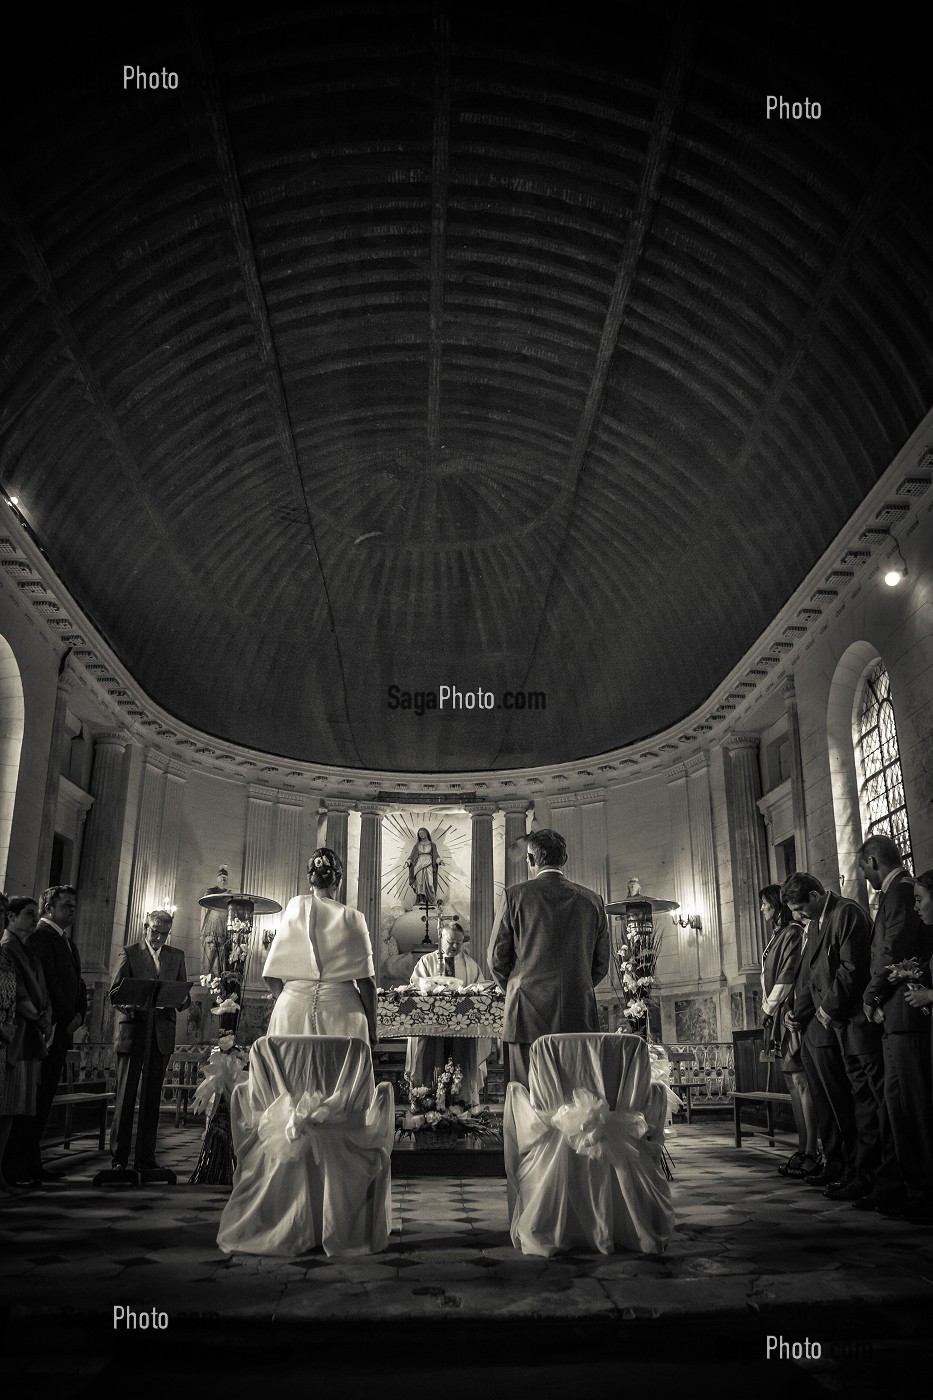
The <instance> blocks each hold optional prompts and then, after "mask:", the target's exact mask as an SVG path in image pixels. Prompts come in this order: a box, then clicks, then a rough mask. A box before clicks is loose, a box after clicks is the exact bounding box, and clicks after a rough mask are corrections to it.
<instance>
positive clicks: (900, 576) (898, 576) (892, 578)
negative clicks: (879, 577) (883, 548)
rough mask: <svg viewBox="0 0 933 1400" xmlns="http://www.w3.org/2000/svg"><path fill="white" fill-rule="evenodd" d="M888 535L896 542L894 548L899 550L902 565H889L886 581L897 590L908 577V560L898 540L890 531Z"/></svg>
mask: <svg viewBox="0 0 933 1400" xmlns="http://www.w3.org/2000/svg"><path fill="white" fill-rule="evenodd" d="M887 534H888V537H889V539H892V540H894V548H895V549H896V550H897V557H898V559H899V560H900V563H897V564H889V565H888V567H887V568H886V569H885V571H884V581H885V583H886V584H887V585H888V587H889V588H896V587H897V585H898V584H899V583H903V582H904V579H905V578H906V577H907V560H906V559H905V558H904V556H903V554H902V553H901V547H900V545H899V544H898V542H897V540H896V539H894V536H893V535H892V534H891V531H890V530H888V532H887Z"/></svg>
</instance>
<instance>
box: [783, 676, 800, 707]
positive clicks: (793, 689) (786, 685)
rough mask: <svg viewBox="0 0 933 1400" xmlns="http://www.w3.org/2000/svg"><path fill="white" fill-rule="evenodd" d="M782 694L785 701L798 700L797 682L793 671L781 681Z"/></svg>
mask: <svg viewBox="0 0 933 1400" xmlns="http://www.w3.org/2000/svg"><path fill="white" fill-rule="evenodd" d="M781 694H782V695H783V696H784V699H785V700H796V699H797V681H796V678H795V677H794V673H793V672H792V671H789V672H788V673H787V675H786V676H785V677H784V679H783V680H782V681H781Z"/></svg>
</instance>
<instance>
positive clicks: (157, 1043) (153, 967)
mask: <svg viewBox="0 0 933 1400" xmlns="http://www.w3.org/2000/svg"><path fill="white" fill-rule="evenodd" d="M172 919H173V916H172V914H171V913H170V912H169V910H167V909H155V910H153V912H152V913H151V914H147V916H146V922H145V924H144V926H143V939H142V941H141V942H139V943H131V944H127V946H126V947H125V948H124V949H123V951H122V952H121V954H120V959H119V961H118V963H117V967H116V971H115V972H114V976H113V982H112V984H111V987H110V1001H111V1005H113V1006H115V1007H116V1008H117V1009H118V1011H119V1012H120V1015H119V1018H118V1020H117V1024H116V1032H115V1037H114V1047H115V1049H116V1054H117V1093H116V1103H115V1106H114V1114H113V1127H112V1129H111V1133H110V1154H111V1156H112V1158H113V1165H114V1167H115V1168H125V1167H127V1166H128V1165H129V1160H130V1147H131V1144H132V1141H133V1117H134V1114H135V1111H136V1095H137V1091H138V1089H139V1081H140V1078H141V1075H142V1070H143V1062H144V1060H145V1055H146V1019H147V1018H146V1013H145V1012H143V1011H137V1010H135V1009H134V1008H133V1007H127V1006H124V1005H122V1004H121V1001H120V988H121V986H122V985H123V983H124V982H126V981H127V980H128V979H129V978H138V977H142V978H151V979H153V980H154V981H156V980H157V981H159V982H186V981H187V980H188V977H187V973H186V971H185V955H184V953H183V952H182V951H181V949H180V948H169V947H168V946H167V945H166V939H167V938H168V937H169V935H170V933H171V931H172ZM190 1002H191V998H190V997H188V999H187V1000H186V1001H185V1002H184V1003H183V1008H182V1009H184V1007H185V1006H188V1005H190ZM174 1048H175V1010H174V1008H172V1007H164V1008H160V1009H158V1010H157V1011H156V1013H155V1018H154V1022H153V1027H152V1041H151V1045H150V1047H149V1049H150V1053H149V1068H148V1072H147V1079H146V1083H145V1085H144V1086H143V1092H142V1107H141V1110H140V1121H139V1124H138V1126H137V1129H136V1141H137V1149H138V1150H137V1154H136V1155H137V1159H138V1161H139V1165H140V1167H141V1168H142V1169H143V1170H144V1171H145V1170H150V1171H151V1170H153V1169H155V1168H156V1167H157V1166H158V1163H157V1162H156V1155H155V1151H156V1137H157V1135H158V1131H159V1098H160V1094H161V1090H162V1079H163V1077H164V1075H165V1065H166V1062H167V1060H168V1058H169V1056H170V1055H171V1053H172V1051H173V1050H174Z"/></svg>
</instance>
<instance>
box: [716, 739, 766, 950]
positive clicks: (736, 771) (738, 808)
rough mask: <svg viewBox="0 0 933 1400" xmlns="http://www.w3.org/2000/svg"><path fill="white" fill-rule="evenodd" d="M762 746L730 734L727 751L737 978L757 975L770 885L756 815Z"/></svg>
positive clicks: (761, 824)
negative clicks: (762, 897) (763, 899)
mask: <svg viewBox="0 0 933 1400" xmlns="http://www.w3.org/2000/svg"><path fill="white" fill-rule="evenodd" d="M758 744H759V739H758V735H757V734H731V735H729V736H728V737H727V739H726V741H725V743H724V745H723V748H724V750H725V758H726V765H725V766H726V815H727V820H728V823H729V845H730V847H731V853H732V893H733V902H734V909H735V932H736V950H737V956H738V969H737V970H738V971H739V972H749V971H754V970H757V968H758V966H759V964H760V960H761V916H760V912H759V908H758V891H759V889H760V888H761V887H762V885H766V884H767V883H768V862H767V858H766V852H765V830H764V823H763V822H762V820H761V813H760V812H759V810H758V799H759V798H760V797H761V774H760V771H759V766H758Z"/></svg>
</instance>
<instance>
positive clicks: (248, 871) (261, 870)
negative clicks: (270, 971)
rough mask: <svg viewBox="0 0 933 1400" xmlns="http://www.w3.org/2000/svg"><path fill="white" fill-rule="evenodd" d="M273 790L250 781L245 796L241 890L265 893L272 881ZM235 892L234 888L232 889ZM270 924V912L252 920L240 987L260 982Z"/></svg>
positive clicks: (245, 892)
mask: <svg viewBox="0 0 933 1400" xmlns="http://www.w3.org/2000/svg"><path fill="white" fill-rule="evenodd" d="M274 796H275V795H274V793H273V792H272V791H270V789H269V788H267V787H261V786H260V785H259V784H258V783H257V784H252V783H251V784H250V786H249V787H248V789H247V799H246V838H245V841H244V845H243V882H242V885H241V889H242V891H243V893H244V894H254V895H265V896H268V893H269V888H270V886H271V884H272V878H273V875H272V860H273V857H272V831H273V821H274V817H275V806H274ZM234 892H235V891H234ZM270 925H271V926H272V927H274V926H275V924H274V917H273V916H272V915H269V914H267V915H260V916H258V917H257V918H256V919H254V920H253V936H252V939H251V941H250V949H249V957H248V959H247V966H246V969H245V974H244V979H243V981H244V987H246V988H247V989H249V988H253V987H259V986H261V981H260V979H261V977H262V965H263V963H264V961H265V959H264V958H263V957H262V955H261V949H262V935H263V931H264V929H266V928H268V927H269V926H270Z"/></svg>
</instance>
